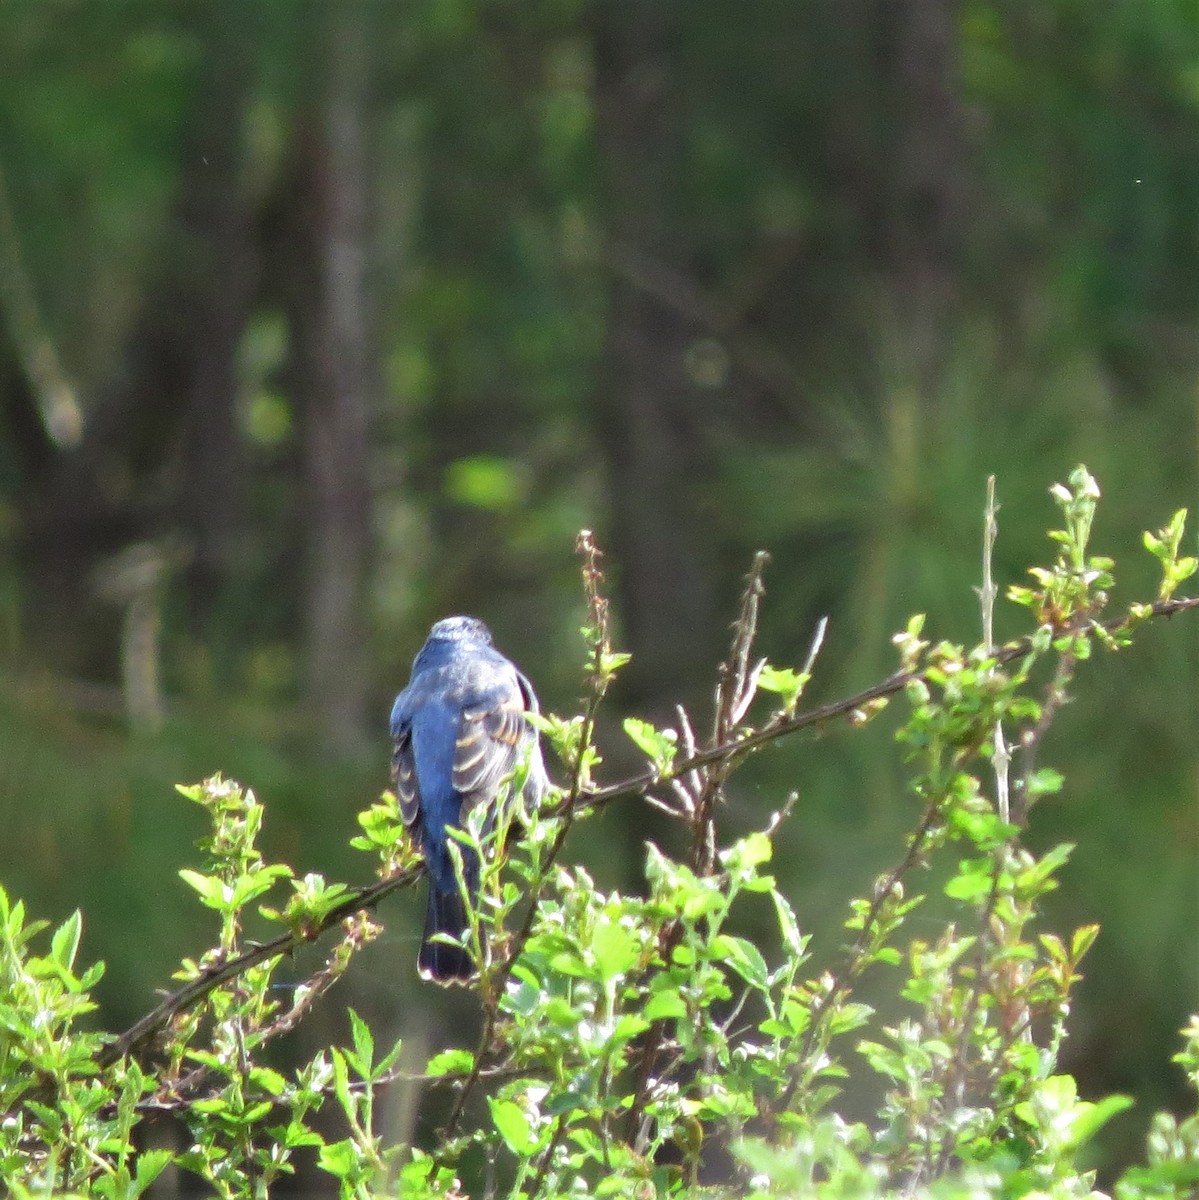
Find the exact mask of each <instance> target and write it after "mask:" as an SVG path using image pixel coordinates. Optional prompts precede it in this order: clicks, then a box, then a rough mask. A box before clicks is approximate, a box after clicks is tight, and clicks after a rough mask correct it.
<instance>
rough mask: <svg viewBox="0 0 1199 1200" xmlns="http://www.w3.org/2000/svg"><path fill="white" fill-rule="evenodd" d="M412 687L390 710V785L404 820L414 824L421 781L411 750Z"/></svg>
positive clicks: (416, 818) (406, 690)
mask: <svg viewBox="0 0 1199 1200" xmlns="http://www.w3.org/2000/svg"><path fill="white" fill-rule="evenodd" d="M410 693H411V689H410V688H409V689H405V690H404V691H403V692H401V693H400V694H399V696H398V697H397V698H396V702H395V707H394V708H393V709H392V710H391V736H392V740H393V743H394V749H393V750H392V754H391V786H392V788H393V790H394V791H395V794H396V800H397V801H398V802H399V806H400V816H401V818H403V821H404V824H405V825H408V826H412V825H415V824H416V822H417V821H419V819H420V783H419V781H418V779H417V775H416V760H415V758H414V756H413V753H412V711H411V709H412V705H411V703H410V701H411V696H410Z"/></svg>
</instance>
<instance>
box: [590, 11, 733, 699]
mask: <svg viewBox="0 0 1199 1200" xmlns="http://www.w3.org/2000/svg"><path fill="white" fill-rule="evenodd" d="M593 11H594V13H595V22H596V27H595V83H594V87H595V103H596V120H597V137H598V144H599V149H600V154H601V158H602V163H601V181H600V187H601V199H602V204H603V212H604V216H605V218H606V225H607V234H608V241H609V247H610V249H609V254H608V256H607V260H608V263H609V265H610V266H613V267H614V269H613V273H612V278H611V281H610V285H609V311H608V321H607V331H606V342H605V345H604V350H603V358H602V362H601V367H600V380H599V400H598V414H599V429H598V435H599V439H600V443H601V445H602V446H603V449H604V453H605V456H606V459H607V468H608V481H609V498H608V500H609V505H610V511H611V514H612V530H611V551H612V554H613V559H614V565H615V566H616V569H617V573H618V579H619V594H620V600H621V616H622V618H623V621H624V625H625V634H626V642H627V645H628V647H629V649H630V650H631V651H632V654H633V662H632V665H631V667H630V669H629V672H628V675H627V677H626V679H625V685H626V687H628V688H629V690H630V691H631V692H632V693H633V695H632V696H631V697H630V699H633V700H635V701H637V702H640V703H645V702H647V701H648V702H652V701H654V700H655V699H658V700H664V699H667V698H670V699H674V698H678V697H679V696H680V695H682V694H685V693H686V692H687V691H688V690H689V689H691V688H693V687H694V686H696V685H697V684H698V682H699V681H700V680H701V679H702V678H704V677H705V676H706V673H707V671H708V664H709V660H710V657H711V654H710V649H711V641H710V638H711V636H712V633H713V612H714V601H713V594H712V593H713V587H712V583H711V580H710V578H709V573H708V571H707V569H706V568H705V562H711V561H712V555H711V552H710V551H711V548H710V547H707V548H705V547H703V546H701V542H702V534H701V526H702V518H701V517H700V513H699V510H698V509H697V505H696V497H697V494H698V493H699V492H700V489H701V487H702V486H703V483H704V479H703V476H704V463H705V459H706V458H707V453H706V448H705V446H704V437H703V415H702V406H701V405H702V401H703V399H704V398H703V396H702V395H701V394H699V393H700V389H699V388H698V387H697V386H696V384H695V383H694V381H693V380H692V379H691V378H690V377H689V374H688V369H687V352H688V349H689V347H690V346H691V345H692V343H693V342H694V340H695V338H696V336H697V334H698V332H699V331H698V330H697V328H696V326H695V324H694V322H693V321H692V320H691V319H690V318H689V317H687V316H686V315H685V314H684V313H683V312H682V311H681V308H679V307H675V306H671V305H670V304H669V303H668V302H667V301H666V300H664V299H663V298H661V297H658V296H654V295H651V294H650V292H649V291H648V290H646V289H645V288H643V287H640V286H638V282H637V279H636V278H635V275H636V271H635V270H623V269H621V268H620V264H622V263H623V264H632V265H633V266H634V267H636V266H637V265H640V264H644V265H645V266H646V267H647V268H648V269H649V271H652V270H653V268H654V267H655V266H656V265H657V264H664V265H666V266H669V267H675V268H678V267H680V266H682V265H683V263H682V259H683V258H684V256H685V253H686V250H685V247H684V245H683V244H682V243H683V240H684V239H683V237H682V236H681V233H680V229H679V225H678V221H677V211H676V209H677V208H678V205H677V197H678V194H679V182H680V180H679V165H680V155H679V139H680V133H681V131H680V128H679V106H678V97H677V94H676V86H677V80H676V77H675V73H676V63H675V61H674V56H675V55H676V54H677V51H678V44H679V37H678V34H679V30H678V28H677V17H678V11H679V10H678V9H677V7H676V6H675V4H673V3H672V0H629V2H628V3H625V4H597V5H596V6H595V8H594V10H593Z"/></svg>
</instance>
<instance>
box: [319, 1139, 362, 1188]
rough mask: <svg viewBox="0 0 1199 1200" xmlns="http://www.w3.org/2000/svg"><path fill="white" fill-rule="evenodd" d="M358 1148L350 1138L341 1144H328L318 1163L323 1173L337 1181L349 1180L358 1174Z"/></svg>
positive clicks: (324, 1146) (323, 1149)
mask: <svg viewBox="0 0 1199 1200" xmlns="http://www.w3.org/2000/svg"><path fill="white" fill-rule="evenodd" d="M358 1159H359V1153H358V1147H357V1146H355V1145H354V1143H353V1142H352V1141H351V1140H350V1139H349V1138H344V1139H343V1140H342V1141H340V1142H327V1143H326V1144H325V1145H323V1146H322V1147H321V1149H320V1153H319V1155H318V1157H317V1162H318V1163H319V1164H320V1168H321V1170H322V1171H327V1172H328V1173H329V1174H330V1175H332V1176H333V1177H334V1178H336V1179H347V1178H349V1177H350V1176H351V1175H354V1174H356V1173H357V1169H358Z"/></svg>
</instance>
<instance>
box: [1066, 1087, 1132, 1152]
mask: <svg viewBox="0 0 1199 1200" xmlns="http://www.w3.org/2000/svg"><path fill="white" fill-rule="evenodd" d="M1133 1103H1134V1101H1133V1098H1132V1097H1131V1096H1121V1095H1114V1096H1105V1097H1104V1098H1103V1099H1102V1100H1096V1101H1095V1102H1094V1103H1088V1102H1086V1101H1084V1102H1083V1103H1082V1104H1079V1105H1078V1106H1077V1108H1076V1109H1075V1115H1074V1120H1073V1122H1072V1123H1071V1126H1070V1133H1071V1136H1072V1140H1073V1142H1074V1145H1076V1146H1081V1145H1083V1144H1084V1143H1085V1142H1089V1141H1090V1140H1091V1138H1093V1137H1094V1136H1095V1134H1097V1133H1098V1132H1099V1131H1100V1129H1102V1128H1103V1127H1104V1125H1106V1124H1107V1123H1108V1121H1110V1120H1111V1119H1112V1117H1115V1116H1118V1115H1119V1114H1120V1113H1122V1112H1127V1111H1128V1109H1130V1108H1132V1106H1133Z"/></svg>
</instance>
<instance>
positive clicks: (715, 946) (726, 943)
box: [712, 933, 770, 988]
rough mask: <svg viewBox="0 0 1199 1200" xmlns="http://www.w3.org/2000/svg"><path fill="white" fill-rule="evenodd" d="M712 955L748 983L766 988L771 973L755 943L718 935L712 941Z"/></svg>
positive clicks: (729, 935)
mask: <svg viewBox="0 0 1199 1200" xmlns="http://www.w3.org/2000/svg"><path fill="white" fill-rule="evenodd" d="M712 953H713V955H714V956H715V957H717V958H719V959H722V960H723V961H725V962H727V963H728V964H729V966H730V967H732V968H733V970H734V971H736V972H737V974H738V975H740V976H741V978H742V979H744V980H745V982H746V983H749V984H752V985H753V986H754V987H756V988H765V987H766V985H767V982H768V978H767V977H768V976H769V973H770V972H769V971H768V969H767V967H766V960H765V959H764V958H763V957H762V952H761V951H760V950H759V949H758V948H757V946H755V945H754V944H753V942H751V941H748V940H747V939H745V938H742V937H734V936H733V935H732V934H728V933H722V934H718V935H717V936H716V937H715V938H713V939H712Z"/></svg>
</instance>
